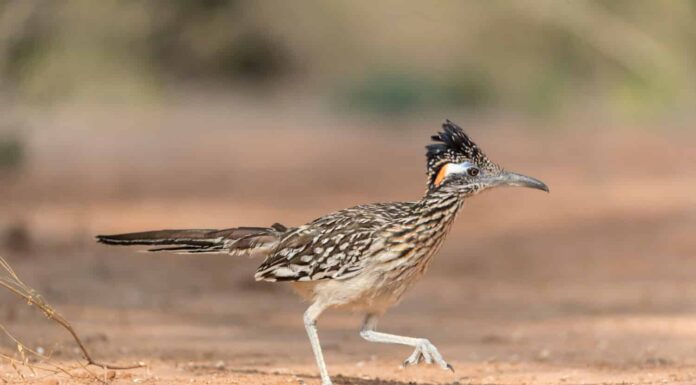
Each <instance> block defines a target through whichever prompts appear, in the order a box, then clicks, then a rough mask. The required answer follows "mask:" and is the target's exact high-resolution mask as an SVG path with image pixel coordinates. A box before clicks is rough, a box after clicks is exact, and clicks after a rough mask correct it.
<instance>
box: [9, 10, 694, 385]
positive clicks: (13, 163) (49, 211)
mask: <svg viewBox="0 0 696 385" xmlns="http://www.w3.org/2000/svg"><path fill="white" fill-rule="evenodd" d="M694 20H696V3H695V2H693V1H672V2H655V1H574V2H560V1H543V0H539V1H518V2H506V1H478V2H475V1H461V2H459V1H436V2H428V3H423V2H416V1H381V2H368V1H332V2H321V1H293V2H283V1H258V2H253V1H242V0H236V1H225V0H205V1H185V0H172V1H159V0H153V1H145V2H134V1H115V0H101V1H87V0H64V1H53V2H43V1H31V0H26V1H19V0H18V1H0V255H2V256H4V257H5V258H7V259H8V260H9V262H10V263H11V264H13V266H14V267H15V269H16V270H17V272H18V273H19V274H20V276H22V277H23V278H24V280H25V281H26V282H27V283H28V284H30V285H31V286H33V287H35V288H36V289H37V290H39V291H40V292H41V293H43V295H44V296H45V297H46V298H47V299H48V300H49V302H51V303H53V304H54V305H55V306H56V307H58V309H59V310H60V311H61V312H62V313H63V314H64V315H66V316H67V318H69V319H71V320H73V322H74V323H75V326H76V328H77V329H78V330H79V331H81V332H82V333H83V334H84V335H85V336H86V338H87V340H88V343H89V345H90V347H91V348H93V349H94V350H95V352H98V354H99V355H101V356H104V357H106V358H108V359H110V360H113V361H129V360H145V361H148V362H150V363H151V368H150V370H148V371H147V372H145V371H142V372H140V371H136V373H135V374H134V376H136V377H137V378H142V379H146V380H148V381H151V382H152V383H159V382H158V381H160V382H161V383H177V382H178V381H180V382H181V383H188V381H189V380H192V381H209V382H213V383H215V381H219V382H220V383H230V382H227V381H232V382H231V383H234V381H239V383H254V381H256V382H257V383H269V384H270V383H276V382H277V383H283V384H286V383H288V381H290V382H292V381H307V382H309V383H314V382H317V380H316V379H315V378H312V377H309V378H304V380H302V379H300V380H298V379H297V378H295V377H293V376H294V375H296V374H297V375H309V376H313V375H314V374H315V373H316V370H315V368H314V363H313V359H312V356H311V351H310V349H309V344H308V342H307V341H306V337H305V335H304V330H303V327H302V322H301V317H300V314H301V312H302V310H303V308H304V306H305V305H303V304H302V303H300V302H299V301H298V300H296V299H295V298H294V297H293V296H292V295H291V294H290V293H289V291H288V290H287V288H284V287H283V286H282V285H280V286H274V285H272V284H264V283H255V282H253V272H254V269H255V266H256V265H257V264H259V263H260V261H254V260H246V259H233V258H229V257H226V256H181V255H146V254H142V253H138V252H136V250H133V249H112V248H107V247H104V246H98V245H95V244H94V242H93V236H94V235H95V234H98V233H112V232H125V231H138V230H148V229H158V228H187V227H205V228H222V227H233V226H240V225H270V224H271V223H273V222H276V221H278V222H281V223H284V224H286V225H299V224H302V223H304V222H307V221H310V220H312V219H314V218H316V217H318V216H320V215H323V214H326V213H328V212H331V211H334V210H338V209H341V208H345V207H348V206H352V205H356V204H361V203H368V202H374V201H391V200H411V199H417V198H418V197H419V196H420V195H421V194H422V192H423V191H424V188H425V174H424V171H425V170H424V168H425V167H424V166H425V164H424V149H423V146H424V145H425V144H427V142H428V138H429V136H430V135H431V134H433V133H435V132H436V131H437V130H438V129H439V126H440V124H441V122H442V121H443V120H444V119H445V118H449V119H452V120H454V121H455V122H457V123H459V124H460V125H462V126H463V127H464V128H465V129H466V131H467V132H468V133H469V134H470V135H471V136H472V137H473V138H474V140H476V141H477V142H478V143H479V145H480V146H481V147H483V149H484V150H485V151H486V152H487V153H488V155H489V156H490V157H491V158H492V159H493V160H494V161H497V162H499V163H501V164H502V165H504V166H505V167H507V168H509V169H511V170H515V171H519V172H523V173H526V174H529V175H532V176H535V177H538V178H539V179H541V180H543V181H545V182H546V183H547V184H548V185H549V186H550V188H551V194H549V195H546V194H541V193H537V192H533V191H525V190H513V189H509V190H503V191H495V192H491V193H489V194H485V195H483V196H480V197H476V198H475V199H472V200H471V201H470V202H468V203H467V205H466V206H465V208H464V212H463V213H462V215H461V216H460V217H459V219H458V221H457V223H456V225H455V227H454V229H453V231H452V233H451V235H450V236H449V239H448V241H447V242H446V244H445V247H444V249H443V250H442V251H441V253H440V255H439V256H438V257H437V259H436V261H435V263H434V264H433V267H432V269H431V271H430V273H429V274H428V275H426V277H425V279H424V280H423V282H422V283H421V284H420V285H418V286H417V287H416V288H415V289H414V290H413V292H412V293H411V295H410V296H408V297H407V299H406V300H405V301H404V303H403V304H402V305H401V306H400V307H398V308H396V309H394V310H393V311H392V312H391V313H390V314H389V315H388V316H387V317H386V318H385V320H384V322H383V325H384V326H383V328H384V329H385V330H388V331H391V332H396V333H401V334H407V335H415V336H423V337H428V338H430V339H431V340H432V341H433V342H434V343H436V344H438V345H439V346H440V348H441V351H442V352H443V354H444V355H445V357H446V358H447V359H448V360H449V361H451V362H452V363H453V364H454V366H455V367H456V368H457V369H458V371H457V373H456V374H455V375H451V374H448V373H441V372H440V371H439V370H437V369H434V368H423V367H421V368H415V369H408V370H405V371H399V370H397V369H396V367H397V365H398V364H399V363H400V362H401V361H400V360H401V359H403V358H405V356H406V355H407V354H408V353H409V351H408V349H406V348H400V347H393V346H391V347H389V346H376V345H374V344H367V343H364V342H363V341H362V340H360V338H359V337H358V335H357V328H358V325H359V322H360V316H359V315H346V314H334V313H331V314H327V316H326V317H324V319H323V322H322V324H321V327H320V333H321V334H322V338H323V342H324V344H325V349H326V351H327V359H328V362H329V368H330V370H331V372H332V373H334V374H343V375H345V376H347V378H343V379H342V380H339V381H337V382H338V383H342V382H341V381H343V382H344V383H363V382H360V381H365V382H364V383H377V382H371V380H365V378H367V379H374V378H375V377H383V378H387V379H391V380H393V381H396V382H395V383H401V382H407V381H416V382H427V383H451V382H455V381H461V382H467V383H492V382H494V383H510V384H513V383H514V384H517V383H559V382H566V383H621V382H624V381H627V382H629V383H658V382H662V381H663V380H664V381H666V382H670V383H684V384H687V383H693V381H696V280H695V279H694V277H696V259H695V257H696V255H695V254H696V241H695V240H694V238H695V236H696V197H695V192H696V151H695V150H694V143H695V142H694V140H695V139H696V132H695V131H694V129H693V126H694V122H695V121H696V108H695V107H696V72H695V71H694V68H696V24H695V23H694ZM0 301H1V302H0V323H2V324H4V325H6V326H8V327H9V328H11V329H13V330H14V331H16V332H17V334H19V335H21V336H22V337H23V338H25V339H26V340H27V341H28V343H31V344H33V345H32V346H52V347H53V349H54V351H55V352H57V353H56V357H59V358H60V359H65V360H70V359H73V358H75V357H77V356H76V355H75V353H74V352H73V350H72V348H71V345H70V339H69V337H67V336H64V335H62V334H61V333H60V331H59V330H54V328H53V327H52V326H51V325H50V323H48V322H46V321H45V320H42V318H41V317H40V316H37V315H36V314H35V312H34V310H33V309H29V308H27V307H26V306H24V305H23V303H20V302H18V301H16V300H15V299H14V298H13V297H11V296H9V295H7V293H3V294H1V295H0ZM435 325H437V326H435ZM0 343H1V344H0V348H1V349H9V350H12V349H13V346H12V344H11V343H9V341H8V340H7V339H5V340H2V338H0ZM5 369H7V368H6V367H3V366H1V365H0V375H2V374H3V373H4V370H5ZM138 376H139V377H138ZM119 378H120V377H117V381H119ZM65 381H71V380H65ZM123 381H126V382H127V381H130V379H123ZM350 381H353V382H350ZM124 383H125V382H124Z"/></svg>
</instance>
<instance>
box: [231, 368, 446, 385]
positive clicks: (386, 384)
mask: <svg viewBox="0 0 696 385" xmlns="http://www.w3.org/2000/svg"><path fill="white" fill-rule="evenodd" d="M227 371H229V372H232V373H239V374H262V375H267V376H288V373H279V372H276V371H263V370H257V369H227ZM292 376H293V377H297V378H301V379H306V380H319V376H314V375H309V374H293V375H292ZM331 379H332V380H333V383H334V384H335V385H434V384H432V383H427V382H416V381H407V382H404V381H395V380H385V379H381V378H370V379H367V378H360V377H348V376H342V375H340V374H339V375H335V376H331ZM454 384H458V382H454Z"/></svg>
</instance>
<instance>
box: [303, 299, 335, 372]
mask: <svg viewBox="0 0 696 385" xmlns="http://www.w3.org/2000/svg"><path fill="white" fill-rule="evenodd" d="M324 309H325V307H324V306H322V305H319V304H318V303H316V302H315V303H314V304H312V306H310V307H309V308H308V309H307V311H305V313H304V325H305V329H306V330H307V335H308V336H309V342H310V343H311V344H312V351H313V352H314V358H315V359H316V360H317V366H318V367H319V374H320V375H321V384H322V385H332V384H331V377H329V371H328V370H327V369H326V363H325V362H324V355H323V354H322V353H321V345H320V344H319V334H317V318H319V315H320V314H321V312H323V311H324Z"/></svg>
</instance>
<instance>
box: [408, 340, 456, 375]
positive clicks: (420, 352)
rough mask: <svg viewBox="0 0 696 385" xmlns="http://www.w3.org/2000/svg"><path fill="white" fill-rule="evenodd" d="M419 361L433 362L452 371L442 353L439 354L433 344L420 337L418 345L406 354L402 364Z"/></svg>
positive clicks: (413, 363) (411, 363)
mask: <svg viewBox="0 0 696 385" xmlns="http://www.w3.org/2000/svg"><path fill="white" fill-rule="evenodd" d="M420 362H425V363H426V364H432V363H435V364H438V365H439V366H440V367H441V368H442V369H446V370H451V371H452V372H454V368H453V367H452V365H450V364H448V363H447V361H445V360H444V359H443V358H442V354H440V352H439V351H438V350H437V348H436V347H435V345H433V344H432V343H431V342H430V341H428V340H426V339H422V340H421V341H420V342H419V343H418V345H416V349H415V350H414V351H413V353H412V354H411V355H410V356H408V358H407V359H406V360H405V361H404V363H403V365H402V366H403V367H406V366H411V365H417V364H418V363H420Z"/></svg>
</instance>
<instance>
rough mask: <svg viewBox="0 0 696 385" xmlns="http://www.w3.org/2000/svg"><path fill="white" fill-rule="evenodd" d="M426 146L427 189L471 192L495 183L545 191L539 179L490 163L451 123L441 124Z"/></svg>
mask: <svg viewBox="0 0 696 385" xmlns="http://www.w3.org/2000/svg"><path fill="white" fill-rule="evenodd" d="M432 139H433V141H435V142H436V143H433V144H430V145H428V146H426V149H427V158H428V191H433V190H435V189H441V188H448V189H454V190H458V191H461V192H464V193H465V194H466V195H474V194H476V193H479V192H481V191H483V190H487V189H490V188H493V187H499V186H519V187H530V188H535V189H538V190H543V191H546V192H548V191H549V188H548V187H547V186H546V185H545V184H544V183H543V182H542V181H540V180H538V179H535V178H532V177H529V176H525V175H522V174H517V173H514V172H510V171H507V170H505V169H503V168H502V167H500V166H499V165H497V164H495V163H493V162H491V161H490V160H489V159H488V157H486V155H485V154H484V153H483V152H482V151H481V149H480V148H479V147H478V146H477V145H476V143H474V142H473V141H472V140H471V139H470V138H469V137H468V136H467V135H466V134H465V133H464V131H463V130H462V129H461V127H459V126H457V125H456V124H454V123H453V122H451V121H449V120H447V121H445V123H443V124H442V132H440V133H438V134H437V135H433V136H432Z"/></svg>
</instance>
